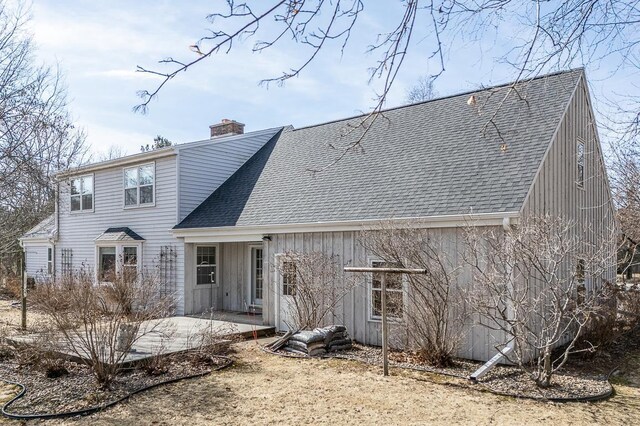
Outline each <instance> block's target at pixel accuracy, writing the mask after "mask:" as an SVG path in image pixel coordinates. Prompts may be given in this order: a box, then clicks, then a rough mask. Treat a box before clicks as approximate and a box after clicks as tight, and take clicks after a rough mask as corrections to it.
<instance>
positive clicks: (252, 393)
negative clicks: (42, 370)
mask: <svg viewBox="0 0 640 426" xmlns="http://www.w3.org/2000/svg"><path fill="white" fill-rule="evenodd" d="M0 311H1V310H0ZM9 316H11V315H10V314H9ZM5 318H6V317H5V315H3V314H1V313H0V319H2V320H4V319H5ZM262 343H264V342H255V341H250V342H244V343H241V344H239V345H238V352H237V354H236V358H237V361H236V364H235V365H234V366H233V367H231V368H230V369H227V370H224V371H222V372H218V373H213V374H211V375H209V376H206V377H204V378H200V379H193V380H188V381H183V382H179V383H175V384H172V385H167V386H164V387H160V388H157V389H154V390H150V391H148V392H146V393H143V394H140V395H138V396H135V397H133V398H131V400H130V401H129V402H127V403H124V404H121V405H119V406H116V407H114V408H112V409H109V410H107V411H105V412H102V413H99V414H96V415H92V416H89V417H84V418H78V419H66V420H52V421H47V422H38V424H52V425H53V424H56V425H58V424H71V425H85V424H86V425H136V426H137V425H214V424H215V425H244V424H247V425H248V424H258V425H262V424H275V423H281V424H292V425H294V424H295V425H301V424H332V425H335V424H376V425H377V424H381V425H382V424H386V425H390V424H404V425H424V424H509V425H520V424H527V425H530V424H543V423H544V424H563V425H578V424H608V425H616V424H621V425H622V424H626V425H630V424H640V354H630V357H629V358H628V360H627V362H626V363H625V364H624V365H623V366H622V368H621V369H622V371H623V374H621V375H620V376H619V377H617V378H616V379H615V382H614V385H615V390H616V395H615V396H614V397H612V398H610V399H609V400H607V401H602V402H597V403H570V404H553V403H543V402H534V401H530V400H516V399H513V398H508V397H500V396H496V395H493V394H489V393H485V392H478V391H475V390H473V389H469V388H467V387H466V386H467V384H466V383H463V382H457V381H454V380H450V379H443V378H442V377H441V376H433V375H429V374H426V373H419V372H407V371H398V370H392V375H391V376H390V377H387V378H384V377H382V375H381V369H379V368H376V367H371V366H367V365H363V364H360V363H357V362H353V361H344V360H337V359H331V360H299V359H290V358H281V357H276V356H273V355H268V354H266V353H264V352H262V351H261V350H260V349H259V346H258V344H262ZM10 391H11V389H10V388H8V387H3V386H0V398H7V396H8V395H9V394H10ZM0 423H1V424H18V423H17V422H11V421H9V420H4V419H3V420H0Z"/></svg>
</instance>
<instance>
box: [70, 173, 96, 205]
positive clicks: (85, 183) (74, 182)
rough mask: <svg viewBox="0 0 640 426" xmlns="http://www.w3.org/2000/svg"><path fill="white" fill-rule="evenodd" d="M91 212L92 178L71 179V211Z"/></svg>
mask: <svg viewBox="0 0 640 426" xmlns="http://www.w3.org/2000/svg"><path fill="white" fill-rule="evenodd" d="M90 210H93V176H81V177H77V178H73V179H71V211H72V212H76V211H90Z"/></svg>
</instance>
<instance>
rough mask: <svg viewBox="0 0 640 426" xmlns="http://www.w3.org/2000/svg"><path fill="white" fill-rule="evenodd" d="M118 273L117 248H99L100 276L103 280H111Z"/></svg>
mask: <svg viewBox="0 0 640 426" xmlns="http://www.w3.org/2000/svg"><path fill="white" fill-rule="evenodd" d="M115 274H116V248H115V247H99V248H98V278H99V280H100V281H102V282H110V281H112V280H113V278H114V276H115Z"/></svg>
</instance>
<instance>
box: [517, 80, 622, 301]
mask: <svg viewBox="0 0 640 426" xmlns="http://www.w3.org/2000/svg"><path fill="white" fill-rule="evenodd" d="M578 141H582V142H583V143H584V147H585V149H584V152H585V167H584V185H583V187H580V186H579V185H578V183H577V176H578V172H577V170H578V165H577V155H576V153H577V144H578ZM522 214H523V217H525V218H526V217H536V216H537V217H540V216H545V215H549V216H552V217H563V218H565V219H566V220H569V221H571V222H573V223H575V224H576V225H577V226H576V227H575V231H576V232H578V235H579V236H581V237H583V238H584V239H585V242H586V243H588V244H585V246H586V247H587V248H588V247H594V246H595V247H598V246H600V245H601V244H606V243H608V242H610V241H611V237H612V236H615V227H616V222H615V210H614V206H613V201H612V198H611V190H610V187H609V181H608V177H607V171H606V167H605V163H604V157H603V155H602V147H601V146H600V140H599V138H598V133H597V128H596V121H595V117H594V115H593V110H592V108H591V105H590V98H589V92H588V88H587V86H586V83H585V80H584V77H583V78H581V79H580V81H579V82H578V84H577V86H576V89H575V92H574V94H573V97H572V98H571V100H570V102H569V105H568V106H567V109H566V113H565V115H564V117H563V118H562V120H561V122H560V123H559V126H558V129H557V132H556V134H555V136H554V139H553V141H552V142H551V145H550V146H549V150H548V152H547V155H546V156H545V159H544V161H543V162H542V164H541V166H540V169H539V172H538V174H537V176H536V179H535V180H534V182H533V184H532V187H531V190H530V192H529V195H528V197H527V199H526V200H525V203H524V205H523V207H522ZM611 251H612V252H611V254H612V259H613V253H614V252H615V247H613V245H612V246H611ZM608 279H609V280H610V281H611V282H614V280H615V267H614V264H613V263H612V265H611V268H610V270H609V273H608ZM586 285H587V289H588V290H591V288H590V286H592V285H594V283H593V282H591V280H587V282H586Z"/></svg>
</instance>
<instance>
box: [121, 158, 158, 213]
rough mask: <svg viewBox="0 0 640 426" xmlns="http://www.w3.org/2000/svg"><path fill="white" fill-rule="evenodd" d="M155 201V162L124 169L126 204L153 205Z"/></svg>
mask: <svg viewBox="0 0 640 426" xmlns="http://www.w3.org/2000/svg"><path fill="white" fill-rule="evenodd" d="M154 203H155V164H153V163H151V164H144V165H142V166H136V167H129V168H126V169H124V206H125V208H126V207H138V206H152V205H154Z"/></svg>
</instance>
